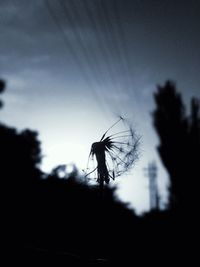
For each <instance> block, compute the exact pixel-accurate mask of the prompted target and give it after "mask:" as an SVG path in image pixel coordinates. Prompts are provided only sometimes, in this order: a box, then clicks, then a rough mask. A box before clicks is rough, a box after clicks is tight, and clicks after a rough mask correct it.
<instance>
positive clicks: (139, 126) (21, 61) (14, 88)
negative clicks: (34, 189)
mask: <svg viewBox="0 0 200 267" xmlns="http://www.w3.org/2000/svg"><path fill="white" fill-rule="evenodd" d="M0 33H1V35H0V36H1V37H0V38H1V40H0V77H1V78H3V79H5V80H6V81H7V91H6V93H5V94H4V96H3V100H4V102H5V106H4V109H3V110H2V111H1V121H3V122H4V123H6V124H8V125H12V126H15V127H17V128H18V129H19V130H20V129H23V128H31V129H33V130H37V131H38V132H39V139H40V140H41V142H42V151H43V163H42V166H41V168H42V169H43V170H44V171H50V170H51V169H52V168H53V167H55V166H56V165H58V164H69V163H72V162H74V163H76V165H77V166H78V167H79V168H80V170H81V169H85V168H86V164H87V158H88V153H89V151H90V147H91V144H92V143H93V142H95V141H98V140H99V139H100V137H101V136H102V134H103V133H104V132H105V131H106V130H107V128H109V127H110V125H112V124H113V123H114V122H115V121H116V120H117V116H120V115H121V116H124V117H125V118H127V119H128V120H129V122H131V123H132V125H133V128H134V129H135V130H136V132H137V133H138V134H139V135H140V136H141V145H140V158H139V160H138V162H137V163H136V164H135V166H134V168H133V170H132V172H131V173H129V174H127V175H125V176H123V177H120V178H119V179H118V180H117V181H116V182H115V183H114V184H115V185H117V188H118V190H117V193H118V196H119V197H120V198H121V199H122V200H123V201H125V202H128V203H130V206H131V207H134V209H135V210H136V212H138V213H141V212H144V211H146V210H148V209H149V190H148V179H147V177H146V176H145V171H144V168H146V167H147V166H148V164H149V162H152V161H155V162H156V164H157V167H158V186H159V191H160V196H161V206H162V207H164V206H165V205H166V203H167V187H168V184H169V182H168V174H167V172H166V170H165V168H164V166H163V165H162V162H161V161H160V159H159V155H158V153H157V150H156V147H157V146H158V144H159V139H158V136H157V134H156V132H155V130H154V128H153V121H152V115H151V113H152V111H153V110H154V109H155V104H154V100H153V93H154V92H155V91H156V88H157V85H158V84H159V85H163V84H164V83H165V81H166V80H167V79H171V80H173V81H175V82H176V84H177V88H178V90H179V91H180V92H181V93H182V95H183V99H184V101H185V103H186V104H188V103H189V99H190V98H191V97H192V96H197V97H198V96H200V93H199V92H200V90H199V84H200V75H199V69H200V50H199V47H200V1H198V0H188V1H187V0H186V1H180V0H179V1H178V0H175V1H172V0H168V1H167V0H163V1H159V0H154V1H153V0H141V1H140V0H66V1H64V0H55V1H53V0H48V1H47V0H32V1H31V0H30V1H25V0H18V1H17V0H15V1H14V0H1V1H0ZM118 130H121V129H119V128H116V131H118Z"/></svg>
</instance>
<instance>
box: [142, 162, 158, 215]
mask: <svg viewBox="0 0 200 267" xmlns="http://www.w3.org/2000/svg"><path fill="white" fill-rule="evenodd" d="M144 170H145V171H146V172H147V173H146V176H147V177H148V179H149V203H150V210H159V194H158V183H157V166H156V163H155V162H151V163H149V164H148V167H147V168H145V169H144Z"/></svg>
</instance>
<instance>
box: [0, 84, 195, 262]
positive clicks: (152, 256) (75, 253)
mask: <svg viewBox="0 0 200 267" xmlns="http://www.w3.org/2000/svg"><path fill="white" fill-rule="evenodd" d="M4 89H5V83H4V82H3V81H0V93H2V92H3V91H4ZM155 102H156V109H155V111H154V113H153V118H154V125H155V128H156V130H157V133H158V135H159V137H160V146H159V153H160V156H161V159H162V161H163V163H164V165H165V166H166V168H167V170H168V172H169V175H170V188H169V190H170V200H169V208H168V210H165V211H154V212H151V213H149V214H146V215H144V216H143V217H137V216H136V215H135V214H134V212H133V211H132V210H129V209H128V207H127V205H126V204H124V203H121V202H120V201H119V200H117V199H116V197H115V190H114V189H110V188H106V189H105V192H104V197H103V199H102V198H101V197H100V195H99V192H98V188H96V187H92V186H88V185H87V184H84V183H83V182H81V180H80V179H79V177H78V174H77V173H74V174H72V175H71V176H70V177H69V178H68V179H59V177H58V175H57V173H56V172H52V173H50V174H47V175H45V176H44V174H43V173H42V172H41V171H40V169H39V163H41V160H42V154H41V149H40V142H39V140H38V135H37V133H36V132H35V131H31V130H23V131H21V132H19V131H17V130H16V129H14V128H11V127H8V126H6V125H3V124H0V144H1V153H0V154H1V156H0V159H1V171H0V175H1V185H2V186H1V188H2V196H3V209H2V210H3V212H2V220H3V222H4V224H3V232H4V234H5V238H4V239H3V241H5V242H4V243H3V246H4V247H5V248H6V254H5V255H6V261H7V262H8V260H9V259H13V258H14V260H15V264H20V265H24V266H40V265H43V266H47V265H49V264H53V266H72V265H74V264H80V265H81V266H82V265H83V264H86V265H95V264H97V265H98V264H99V265H101V264H102V265H106V264H109V263H110V264H117V263H120V262H121V264H125V265H126V264H127V263H128V262H131V264H137V265H138V264H142V263H148V264H154V265H157V266H158V265H160V264H162V263H163V262H165V263H166V262H168V263H170V264H173V263H174V257H178V259H179V260H180V261H182V260H184V261H185V260H186V259H189V260H190V265H191V264H192V263H191V262H192V260H193V254H192V253H189V249H190V248H191V247H193V249H194V242H195V241H194V239H195V236H196V233H197V231H198V225H197V217H198V216H197V215H198V214H197V213H198V212H197V195H198V194H197V188H198V187H197V180H198V178H199V169H198V163H199V158H200V157H199V153H200V152H199V151H200V114H199V107H200V104H199V100H197V99H195V98H194V99H192V100H191V114H190V115H186V111H185V108H184V104H183V102H182V99H181V95H180V94H178V93H177V91H176V88H175V85H174V84H173V83H172V82H167V83H166V84H165V85H164V86H163V87H158V90H157V92H156V93H155ZM0 103H1V107H2V106H3V102H2V101H1V102H0ZM193 253H195V251H194V250H193ZM159 257H161V260H159ZM160 261H163V262H160Z"/></svg>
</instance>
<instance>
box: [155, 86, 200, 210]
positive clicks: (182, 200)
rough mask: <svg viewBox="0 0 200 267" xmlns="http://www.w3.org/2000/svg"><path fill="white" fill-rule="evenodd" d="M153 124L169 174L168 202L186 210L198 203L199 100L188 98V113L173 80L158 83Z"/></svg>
mask: <svg viewBox="0 0 200 267" xmlns="http://www.w3.org/2000/svg"><path fill="white" fill-rule="evenodd" d="M154 99H155V103H156V110H155V111H154V112H153V118H154V126H155V128H156V131H157V133H158V135H159V138H160V145H159V147H158V151H159V154H160V156H161V159H162V161H163V163H164V165H165V167H166V168H167V170H168V172H169V175H170V182H171V184H170V192H171V195H170V205H171V208H172V207H173V208H175V207H178V208H179V210H180V209H184V210H186V208H188V209H190V210H191V209H193V208H195V207H196V205H197V202H196V200H197V183H198V178H197V177H200V176H199V174H200V173H199V168H198V165H199V158H200V114H199V107H200V102H199V100H198V99H196V98H193V99H192V100H191V115H190V116H187V115H186V109H185V106H184V104H183V101H182V97H181V95H180V93H178V92H177V90H176V86H175V84H174V83H173V82H171V81H167V82H166V83H165V85H164V86H163V87H162V86H158V90H157V92H156V93H155V94H154Z"/></svg>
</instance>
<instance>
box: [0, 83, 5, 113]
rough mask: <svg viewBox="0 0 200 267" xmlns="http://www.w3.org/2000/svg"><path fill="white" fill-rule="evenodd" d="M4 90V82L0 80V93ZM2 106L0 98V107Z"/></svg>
mask: <svg viewBox="0 0 200 267" xmlns="http://www.w3.org/2000/svg"><path fill="white" fill-rule="evenodd" d="M4 90H5V82H4V81H3V80H0V94H1V93H3V92H4ZM2 106H3V102H2V100H0V108H1V107H2Z"/></svg>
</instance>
